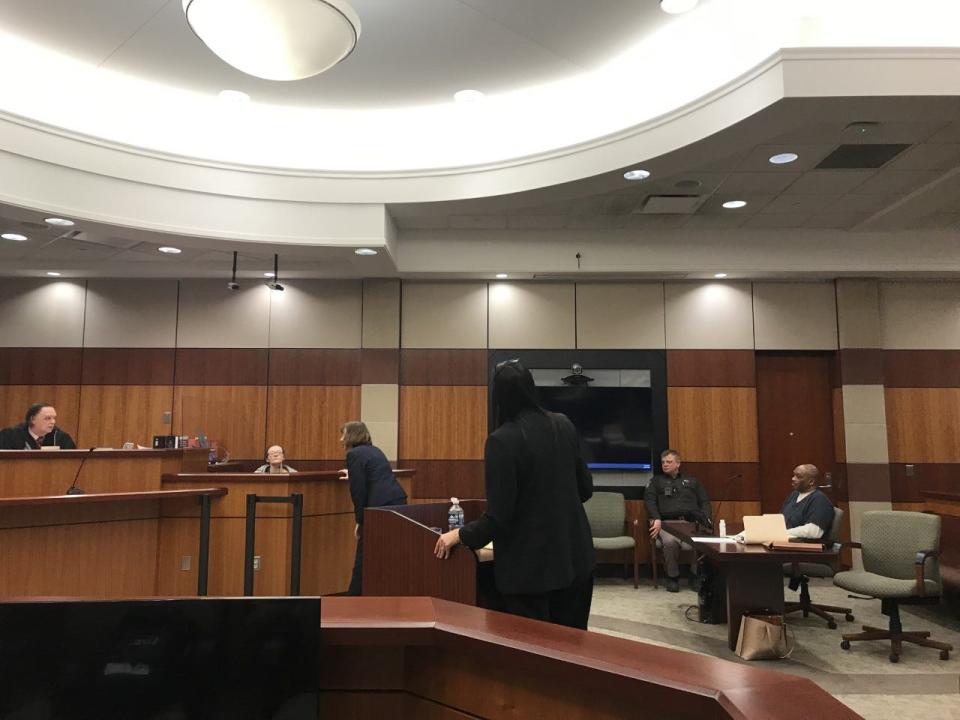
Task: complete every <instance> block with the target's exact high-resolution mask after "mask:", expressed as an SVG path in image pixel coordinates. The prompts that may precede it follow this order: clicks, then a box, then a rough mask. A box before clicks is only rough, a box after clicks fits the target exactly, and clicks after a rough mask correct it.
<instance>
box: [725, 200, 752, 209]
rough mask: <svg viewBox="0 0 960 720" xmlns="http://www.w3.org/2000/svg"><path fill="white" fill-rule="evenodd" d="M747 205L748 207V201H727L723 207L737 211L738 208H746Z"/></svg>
mask: <svg viewBox="0 0 960 720" xmlns="http://www.w3.org/2000/svg"><path fill="white" fill-rule="evenodd" d="M746 205H747V201H746V200H727V201H726V202H725V203H724V204H723V206H724V207H725V208H726V209H727V210H736V209H737V208H742V207H746Z"/></svg>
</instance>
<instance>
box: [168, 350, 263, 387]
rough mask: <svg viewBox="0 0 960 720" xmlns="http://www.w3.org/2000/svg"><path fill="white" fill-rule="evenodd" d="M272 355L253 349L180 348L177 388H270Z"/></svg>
mask: <svg viewBox="0 0 960 720" xmlns="http://www.w3.org/2000/svg"><path fill="white" fill-rule="evenodd" d="M267 364H268V354H267V350H266V349H265V348H264V349H250V348H241V349H237V348H178V349H177V355H176V365H175V367H174V384H175V385H266V384H267Z"/></svg>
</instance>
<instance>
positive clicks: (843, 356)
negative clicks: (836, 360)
mask: <svg viewBox="0 0 960 720" xmlns="http://www.w3.org/2000/svg"><path fill="white" fill-rule="evenodd" d="M840 382H841V383H842V384H844V385H883V351H882V350H880V349H878V348H843V349H841V350H840Z"/></svg>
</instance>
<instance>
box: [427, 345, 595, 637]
mask: <svg viewBox="0 0 960 720" xmlns="http://www.w3.org/2000/svg"><path fill="white" fill-rule="evenodd" d="M493 410H494V413H495V415H494V420H495V423H496V425H497V429H496V430H494V431H493V433H492V434H491V435H490V437H488V438H487V443H486V447H485V448H484V460H485V465H486V470H485V472H486V487H487V511H486V512H485V513H484V514H483V515H482V516H481V517H480V518H478V519H477V520H474V521H473V522H470V523H467V524H466V525H464V526H463V527H462V528H459V529H456V530H451V531H450V532H447V533H444V534H442V535H441V536H440V538H439V539H438V540H437V545H436V547H435V548H434V552H435V554H436V556H437V557H438V558H441V559H445V558H447V557H449V555H450V551H451V550H452V549H453V548H454V547H455V546H456V545H458V544H459V543H463V544H464V545H466V546H467V547H470V548H473V549H476V548H481V547H483V546H484V545H486V544H487V543H488V542H490V541H491V540H492V541H493V543H494V547H493V552H494V567H493V573H494V578H495V580H496V584H497V589H498V590H499V591H500V593H501V595H503V600H504V606H505V609H506V611H507V612H509V613H513V614H514V615H522V616H524V617H529V618H534V619H535V620H545V621H547V622H552V623H557V624H558V625H567V626H570V627H575V628H581V629H583V630H586V629H587V618H588V617H589V615H590V603H591V601H592V599H593V564H594V561H593V540H592V538H591V532H590V523H589V521H588V520H587V515H586V513H585V512H584V510H583V503H584V502H586V501H587V500H589V499H590V497H591V496H592V495H593V479H592V478H591V476H590V472H589V471H588V470H587V466H586V464H585V463H584V462H583V459H582V458H581V457H580V443H579V440H578V439H577V431H576V428H574V426H573V423H572V422H570V420H569V419H567V417H566V416H565V415H560V414H558V413H549V412H547V411H546V410H544V409H543V408H542V407H540V403H539V401H538V399H537V391H536V388H535V387H534V384H533V376H531V374H530V372H529V371H528V370H527V369H526V368H525V367H523V366H522V365H521V364H520V362H519V361H518V360H508V361H506V362H504V363H500V364H499V365H498V366H497V369H496V372H495V374H494V377H493Z"/></svg>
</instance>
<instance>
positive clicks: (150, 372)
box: [83, 348, 176, 385]
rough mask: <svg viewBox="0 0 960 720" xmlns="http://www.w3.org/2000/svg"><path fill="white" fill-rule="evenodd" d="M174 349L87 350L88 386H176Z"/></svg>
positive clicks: (86, 372)
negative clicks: (174, 379)
mask: <svg viewBox="0 0 960 720" xmlns="http://www.w3.org/2000/svg"><path fill="white" fill-rule="evenodd" d="M175 353H176V351H175V350H174V349H173V348H84V350H83V384H84V385H173V363H174V357H175Z"/></svg>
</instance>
